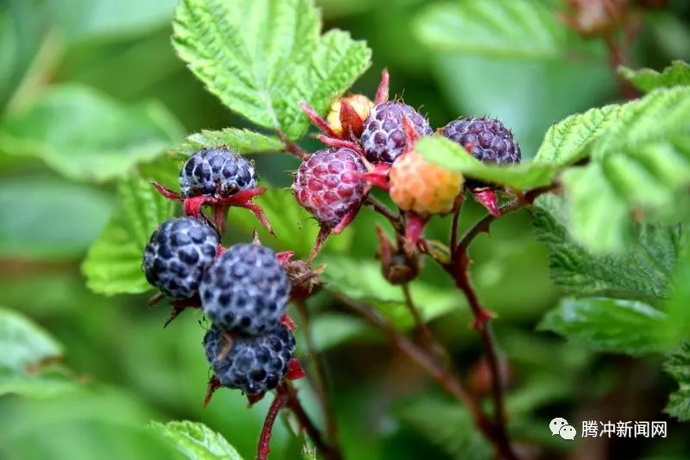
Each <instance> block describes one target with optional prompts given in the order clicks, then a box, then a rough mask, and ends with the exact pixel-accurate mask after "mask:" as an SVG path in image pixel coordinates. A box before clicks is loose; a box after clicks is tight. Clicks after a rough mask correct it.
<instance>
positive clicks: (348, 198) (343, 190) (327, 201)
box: [292, 148, 366, 229]
mask: <svg viewBox="0 0 690 460" xmlns="http://www.w3.org/2000/svg"><path fill="white" fill-rule="evenodd" d="M365 171H366V168H365V166H364V163H363V161H362V159H361V158H360V156H359V155H358V154H357V153H356V152H354V151H352V150H350V149H346V148H334V149H324V150H319V151H318V152H316V153H314V154H312V155H310V156H309V157H308V158H307V159H306V160H305V161H304V162H302V164H301V165H300V167H299V169H298V170H297V174H296V175H295V179H294V181H293V183H292V190H293V192H294V194H295V198H296V199H297V202H298V203H299V205H300V206H302V207H303V208H305V209H306V210H307V211H309V212H310V213H311V214H312V215H313V216H314V217H316V220H318V221H319V223H320V224H321V225H322V226H324V227H326V228H329V229H331V228H334V227H336V226H337V225H338V224H339V223H341V222H342V221H343V219H345V218H346V216H348V215H352V214H354V213H356V212H357V211H358V210H359V208H360V206H361V205H362V202H363V201H364V198H365V197H366V194H365V181H364V180H363V179H361V178H359V177H357V176H356V175H355V173H356V172H360V173H364V172H365Z"/></svg>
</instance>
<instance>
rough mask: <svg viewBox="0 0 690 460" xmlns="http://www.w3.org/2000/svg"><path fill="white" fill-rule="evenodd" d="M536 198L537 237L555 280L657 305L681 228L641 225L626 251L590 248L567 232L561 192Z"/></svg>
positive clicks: (582, 292)
mask: <svg viewBox="0 0 690 460" xmlns="http://www.w3.org/2000/svg"><path fill="white" fill-rule="evenodd" d="M535 204H536V206H535V207H534V208H533V215H534V228H535V232H536V236H537V239H538V240H539V241H541V242H542V243H543V244H544V245H546V247H547V249H548V251H549V265H550V272H551V277H552V279H553V281H554V282H555V283H556V284H557V285H558V286H559V287H560V288H561V289H562V290H563V291H564V292H565V293H566V294H568V295H575V296H580V297H612V298H619V299H629V300H639V301H642V302H645V303H648V304H650V305H655V306H660V305H661V304H662V303H663V301H664V300H665V299H666V298H668V289H669V285H670V283H671V273H672V271H673V267H674V266H675V263H676V259H677V257H678V253H679V250H680V244H681V241H682V238H683V237H684V236H683V235H684V233H685V231H686V230H685V228H683V227H666V226H662V225H654V224H647V225H642V226H640V227H638V228H637V229H636V230H635V232H634V235H635V236H634V239H635V240H636V244H635V245H633V246H631V247H630V248H628V250H627V251H625V252H623V253H620V254H591V253H590V252H588V251H587V250H586V249H585V248H584V247H583V246H581V245H580V244H579V243H577V242H576V241H574V240H573V239H572V237H571V236H570V234H569V231H568V229H569V228H570V227H571V223H570V220H569V216H568V215H569V214H570V212H569V204H568V201H567V200H566V199H565V198H563V197H557V196H554V195H543V196H541V197H539V198H538V199H537V201H536V202H535ZM592 208H593V206H592ZM592 212H594V210H593V211H592Z"/></svg>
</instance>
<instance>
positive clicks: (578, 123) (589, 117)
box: [534, 105, 620, 165]
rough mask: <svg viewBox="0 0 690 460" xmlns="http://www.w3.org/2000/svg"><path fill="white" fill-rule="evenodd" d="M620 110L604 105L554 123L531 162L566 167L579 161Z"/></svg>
mask: <svg viewBox="0 0 690 460" xmlns="http://www.w3.org/2000/svg"><path fill="white" fill-rule="evenodd" d="M619 111H620V105H607V106H605V107H601V108H594V109H590V110H588V111H587V112H585V113H578V114H575V115H572V116H570V117H568V118H566V119H564V120H562V121H560V122H558V123H556V124H555V125H553V126H552V127H551V128H549V130H548V131H547V132H546V135H545V136H544V141H543V142H542V144H541V147H539V151H538V152H537V154H536V155H535V157H534V161H536V162H544V163H556V164H558V165H569V164H572V163H576V162H577V161H579V160H582V159H583V158H585V157H586V156H587V154H588V150H587V147H588V145H590V144H591V143H592V142H593V141H594V140H596V139H597V138H598V137H599V136H600V135H601V134H602V133H605V132H606V128H607V127H609V126H610V125H611V124H613V123H614V122H615V121H616V120H617V118H618V114H619Z"/></svg>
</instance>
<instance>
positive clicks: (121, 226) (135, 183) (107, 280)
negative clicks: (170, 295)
mask: <svg viewBox="0 0 690 460" xmlns="http://www.w3.org/2000/svg"><path fill="white" fill-rule="evenodd" d="M118 197H119V203H118V207H117V209H116V210H115V212H114V214H113V216H112V217H111V219H110V222H109V223H108V225H107V226H106V227H105V229H104V230H103V232H102V233H101V235H100V237H99V238H98V240H96V242H95V243H94V244H93V246H91V248H90V249H89V253H88V255H87V256H86V259H85V260H84V263H83V264H82V272H83V273H84V275H85V276H86V282H87V285H88V287H89V288H90V289H91V290H92V291H94V292H97V293H99V294H105V295H114V294H125V293H127V294H137V293H142V292H146V291H148V290H149V289H151V287H150V286H149V285H148V283H147V282H146V279H145V278H144V273H143V272H142V270H141V261H142V257H143V251H144V246H146V243H147V242H148V239H149V237H150V236H151V233H153V231H154V230H155V229H156V228H157V227H158V226H159V225H160V224H162V223H163V222H164V221H165V220H167V219H168V218H170V217H172V215H173V210H174V204H173V203H172V202H171V201H169V200H168V199H166V198H164V197H162V196H161V195H160V194H159V193H158V192H157V191H156V190H155V189H154V188H153V187H152V186H151V184H150V183H149V182H148V181H146V180H144V179H142V178H141V177H139V176H138V175H131V176H129V177H126V178H123V179H122V180H120V182H119V185H118Z"/></svg>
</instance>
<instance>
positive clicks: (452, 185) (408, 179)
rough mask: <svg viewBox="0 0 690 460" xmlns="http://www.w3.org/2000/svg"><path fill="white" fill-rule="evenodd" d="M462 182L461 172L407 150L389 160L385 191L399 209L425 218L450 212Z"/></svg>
mask: <svg viewBox="0 0 690 460" xmlns="http://www.w3.org/2000/svg"><path fill="white" fill-rule="evenodd" d="M464 183H465V179H464V178H463V176H462V175H461V174H458V173H454V172H451V171H448V170H445V169H443V168H442V167H441V166H438V165H436V164H434V163H430V162H428V161H426V160H424V159H423V158H422V157H421V156H420V155H419V154H418V153H417V152H415V151H414V150H411V151H409V152H407V153H405V154H403V155H401V156H400V157H398V158H397V159H396V160H395V162H394V163H393V166H392V167H391V170H390V191H389V193H390V196H391V199H392V200H393V202H394V203H395V204H396V205H398V207H399V208H400V209H402V210H403V211H412V212H415V213H417V214H419V215H420V216H422V217H427V216H430V215H432V214H447V213H449V212H451V211H452V210H453V206H454V205H455V199H456V198H457V196H458V195H459V194H460V193H461V192H462V188H463V185H464Z"/></svg>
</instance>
